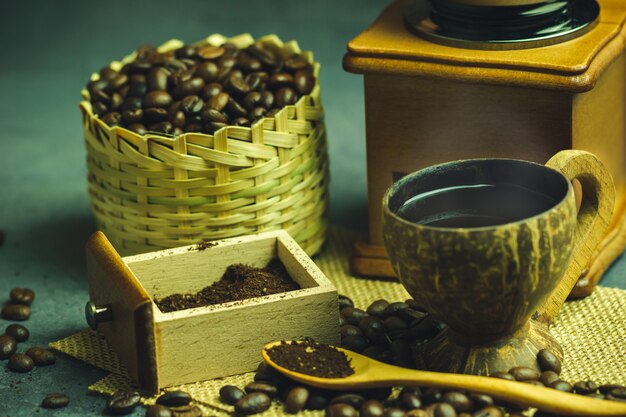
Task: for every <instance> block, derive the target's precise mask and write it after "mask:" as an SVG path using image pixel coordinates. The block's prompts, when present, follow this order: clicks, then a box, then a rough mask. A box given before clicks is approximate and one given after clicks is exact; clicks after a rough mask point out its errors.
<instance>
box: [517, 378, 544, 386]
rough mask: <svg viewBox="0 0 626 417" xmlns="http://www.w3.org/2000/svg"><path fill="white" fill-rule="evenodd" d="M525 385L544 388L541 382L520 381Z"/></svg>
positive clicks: (532, 380)
mask: <svg viewBox="0 0 626 417" xmlns="http://www.w3.org/2000/svg"><path fill="white" fill-rule="evenodd" d="M522 382H523V383H525V384H530V385H535V386H537V387H545V385H544V384H543V382H541V381H536V380H534V379H531V380H528V381H522Z"/></svg>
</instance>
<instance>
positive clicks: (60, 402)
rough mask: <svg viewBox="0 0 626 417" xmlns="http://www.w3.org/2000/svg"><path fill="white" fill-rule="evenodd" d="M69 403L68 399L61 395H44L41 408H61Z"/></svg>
mask: <svg viewBox="0 0 626 417" xmlns="http://www.w3.org/2000/svg"><path fill="white" fill-rule="evenodd" d="M69 403H70V397H68V396H67V395H65V394H61V393H56V392H55V393H50V394H46V396H45V398H44V399H43V401H41V406H42V407H43V408H63V407H65V406H67V405H68V404H69Z"/></svg>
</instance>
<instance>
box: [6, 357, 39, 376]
mask: <svg viewBox="0 0 626 417" xmlns="http://www.w3.org/2000/svg"><path fill="white" fill-rule="evenodd" d="M7 367H8V368H9V370H11V371H13V372H20V373H24V372H30V371H32V370H33V368H34V367H35V363H34V362H33V360H32V359H31V358H30V357H29V356H27V355H25V354H23V353H15V354H13V355H12V356H11V357H10V358H9V363H8V364H7Z"/></svg>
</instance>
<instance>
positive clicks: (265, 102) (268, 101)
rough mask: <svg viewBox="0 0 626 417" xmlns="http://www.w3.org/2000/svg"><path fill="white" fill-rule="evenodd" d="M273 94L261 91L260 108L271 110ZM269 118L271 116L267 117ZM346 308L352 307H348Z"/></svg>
mask: <svg viewBox="0 0 626 417" xmlns="http://www.w3.org/2000/svg"><path fill="white" fill-rule="evenodd" d="M274 101H275V100H274V94H273V93H272V92H271V91H263V92H262V93H261V100H260V101H259V104H261V106H262V107H265V108H266V109H267V110H270V109H272V106H274ZM275 110H276V111H278V109H275ZM268 117H271V116H268ZM348 307H352V306H348Z"/></svg>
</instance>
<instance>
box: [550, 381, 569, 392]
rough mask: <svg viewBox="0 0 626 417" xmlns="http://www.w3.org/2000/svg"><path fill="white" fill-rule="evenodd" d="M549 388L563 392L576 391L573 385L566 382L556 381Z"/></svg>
mask: <svg viewBox="0 0 626 417" xmlns="http://www.w3.org/2000/svg"><path fill="white" fill-rule="evenodd" d="M548 386H549V387H550V388H554V389H555V390H557V391H563V392H572V391H574V387H572V384H570V383H569V382H565V381H554V382H553V383H551V384H550V385H548Z"/></svg>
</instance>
